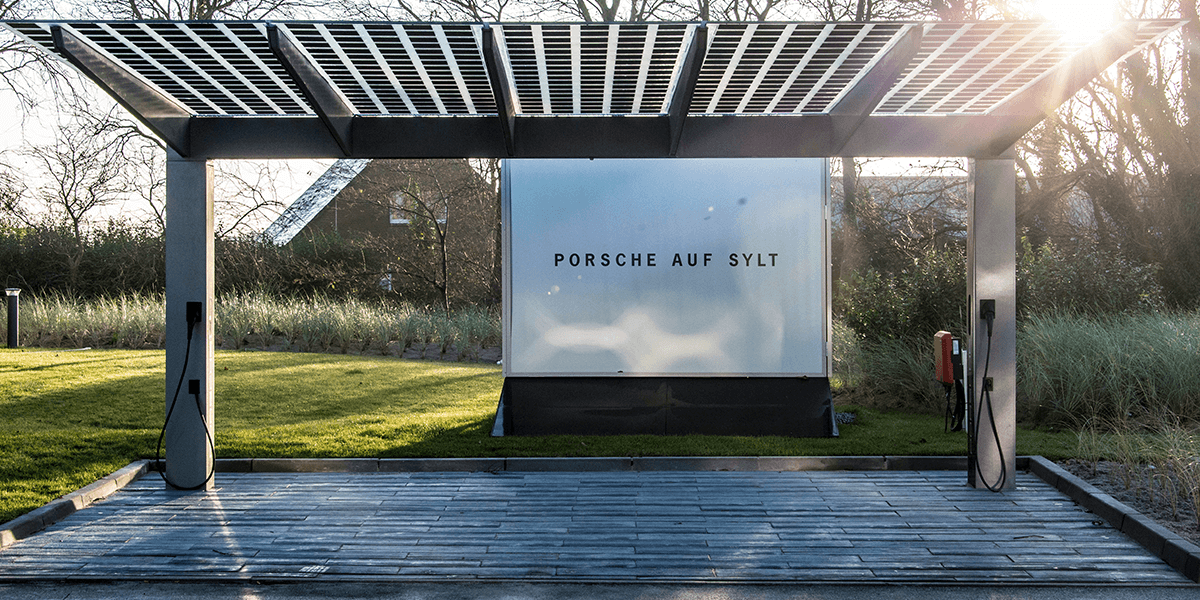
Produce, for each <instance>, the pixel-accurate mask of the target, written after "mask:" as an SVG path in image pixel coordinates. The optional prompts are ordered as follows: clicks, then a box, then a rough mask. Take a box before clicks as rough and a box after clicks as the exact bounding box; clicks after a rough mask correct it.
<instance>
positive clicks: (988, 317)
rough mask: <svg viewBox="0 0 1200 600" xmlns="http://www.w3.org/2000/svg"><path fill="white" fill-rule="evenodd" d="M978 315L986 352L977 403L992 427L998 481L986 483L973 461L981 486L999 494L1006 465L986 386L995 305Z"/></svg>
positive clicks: (974, 438)
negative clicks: (983, 327) (984, 327)
mask: <svg viewBox="0 0 1200 600" xmlns="http://www.w3.org/2000/svg"><path fill="white" fill-rule="evenodd" d="M993 302H994V301H993ZM979 313H980V314H979V316H980V317H982V318H983V320H985V321H987V352H986V353H985V354H984V359H983V379H982V381H983V382H984V383H983V385H982V386H981V387H982V388H983V389H981V390H980V392H979V402H980V404H982V405H983V406H984V407H986V408H987V415H988V423H989V424H990V425H991V426H992V437H993V438H994V439H995V440H996V453H997V454H998V455H999V458H1000V479H999V480H998V481H996V482H995V483H994V484H993V483H988V481H987V479H985V478H984V476H983V471H982V470H981V469H980V467H979V461H978V460H976V461H975V473H976V475H977V476H978V477H979V480H980V481H982V482H983V485H984V486H985V487H986V488H987V489H989V490H991V491H993V492H999V491H1001V490H1003V489H1004V482H1005V481H1006V480H1007V479H1008V464H1007V463H1006V462H1005V460H1004V450H1003V449H1002V448H1001V447H1000V430H998V429H997V428H996V417H995V414H994V413H993V411H992V390H991V389H989V388H988V385H987V379H988V366H989V365H990V364H991V362H992V323H993V322H994V321H995V320H996V309H995V305H994V304H993V305H992V306H991V310H983V309H981V310H980V311H979ZM976 413H978V411H976ZM974 416H975V423H974V425H975V426H973V427H971V450H972V451H974V450H975V449H976V448H978V447H979V446H978V441H979V427H978V423H979V414H976V415H974Z"/></svg>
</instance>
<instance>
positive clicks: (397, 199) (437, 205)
mask: <svg viewBox="0 0 1200 600" xmlns="http://www.w3.org/2000/svg"><path fill="white" fill-rule="evenodd" d="M428 195H429V196H430V197H429V198H425V197H422V198H421V201H420V202H417V201H416V200H415V199H414V198H413V197H412V196H411V195H409V194H407V193H405V192H397V193H396V195H395V196H394V197H393V198H392V206H391V210H390V211H389V217H388V221H389V222H391V224H392V225H408V224H409V223H410V222H411V221H412V218H413V217H414V216H423V215H428V214H429V213H430V212H431V211H432V212H436V213H437V215H438V216H437V222H438V223H441V224H443V225H445V224H446V221H447V220H448V218H449V207H447V205H446V203H445V202H443V201H442V200H441V198H438V197H436V196H434V195H433V194H428Z"/></svg>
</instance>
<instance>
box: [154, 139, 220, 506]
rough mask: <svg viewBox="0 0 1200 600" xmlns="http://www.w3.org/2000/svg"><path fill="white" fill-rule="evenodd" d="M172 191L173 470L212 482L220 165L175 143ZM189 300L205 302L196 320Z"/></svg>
mask: <svg viewBox="0 0 1200 600" xmlns="http://www.w3.org/2000/svg"><path fill="white" fill-rule="evenodd" d="M166 193H167V201H166V278H167V281H166V285H167V302H166V304H167V314H166V318H167V323H166V336H167V339H166V346H167V365H166V372H167V374H166V384H167V385H166V388H167V394H166V401H167V402H166V410H167V414H168V415H169V419H168V422H167V426H166V435H165V439H164V442H163V443H164V445H165V446H166V467H165V468H166V477H167V480H168V481H169V482H171V484H172V485H175V486H177V487H181V488H198V489H199V488H202V489H211V488H212V481H211V480H210V479H209V474H210V472H211V470H212V465H213V453H212V440H213V439H214V438H213V435H214V431H213V297H214V296H213V171H212V165H210V164H209V162H208V161H205V160H186V159H183V158H181V157H180V156H179V155H178V154H175V153H174V152H171V151H168V156H167V192H166ZM189 302H199V303H200V306H199V313H198V317H199V322H198V323H196V324H195V325H194V326H189V313H188V303H189ZM192 381H197V382H198V385H196V384H193V383H192ZM201 413H203V417H202V415H201Z"/></svg>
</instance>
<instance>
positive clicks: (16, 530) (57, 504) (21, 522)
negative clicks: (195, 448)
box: [0, 460, 151, 548]
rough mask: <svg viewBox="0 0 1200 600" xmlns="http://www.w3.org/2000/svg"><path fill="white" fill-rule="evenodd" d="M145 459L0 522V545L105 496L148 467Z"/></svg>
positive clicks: (144, 472) (31, 533)
mask: <svg viewBox="0 0 1200 600" xmlns="http://www.w3.org/2000/svg"><path fill="white" fill-rule="evenodd" d="M150 462H151V461H149V460H137V461H134V462H131V463H129V464H128V465H126V466H124V467H122V468H121V469H118V470H117V471H115V472H113V473H112V474H110V475H107V476H105V477H101V478H100V479H99V480H97V481H95V482H93V483H91V484H89V485H86V486H84V487H82V488H79V489H78V490H76V491H74V492H71V493H70V494H67V495H65V496H63V497H61V498H59V499H57V500H53V501H51V502H50V503H48V504H46V505H45V506H42V507H40V508H35V509H33V510H31V511H29V512H27V513H25V514H23V515H21V516H19V517H17V518H15V519H13V520H11V521H9V522H7V523H4V524H3V525H0V548H7V547H8V546H11V545H12V544H13V543H15V542H16V541H17V540H21V539H24V538H27V537H29V536H31V535H33V534H35V533H37V532H39V531H41V530H43V529H45V528H47V527H49V526H51V525H53V524H55V523H57V522H59V521H61V520H62V519H64V518H66V517H68V516H70V515H71V514H72V513H74V512H75V511H78V510H82V509H84V508H87V507H88V506H90V505H91V504H92V503H93V502H96V501H97V500H101V499H103V498H107V497H108V496H110V495H111V494H113V493H114V492H116V491H118V490H120V489H121V488H123V487H125V486H126V485H129V483H130V482H132V481H134V480H136V479H137V478H139V477H141V476H142V475H145V474H146V473H147V472H148V471H149V470H150Z"/></svg>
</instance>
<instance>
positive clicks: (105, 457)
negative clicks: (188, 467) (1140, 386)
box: [0, 350, 1076, 522]
mask: <svg viewBox="0 0 1200 600" xmlns="http://www.w3.org/2000/svg"><path fill="white" fill-rule="evenodd" d="M163 358H164V356H163V352H162V351H159V350H92V351H54V350H50V351H45V350H43V351H34V350H20V351H13V350H0V481H3V487H0V522H2V521H6V520H8V519H10V518H12V517H15V516H17V515H19V514H21V513H24V512H26V511H28V510H31V509H33V508H35V507H37V506H39V505H41V504H44V503H45V502H47V501H49V500H51V499H53V498H55V497H57V496H59V495H62V494H64V493H67V492H69V491H71V490H74V489H77V488H79V487H81V486H83V485H86V484H87V483H89V482H91V481H94V480H95V479H97V478H99V477H102V476H103V475H105V474H107V473H110V472H112V471H114V470H116V469H118V468H120V467H121V466H123V465H125V464H127V463H128V462H129V461H132V460H135V459H138V458H148V457H152V456H153V454H154V444H155V441H156V440H157V436H158V428H159V426H160V425H161V422H162V415H163V403H164V392H163V388H164V381H163ZM216 373H217V376H216V419H217V422H216V429H217V435H216V443H217V455H218V456H219V457H223V458H231V457H456V456H457V457H473V456H745V455H760V456H822V455H884V454H892V455H961V454H963V453H964V451H965V448H966V436H965V434H962V433H953V434H946V433H943V432H942V420H941V418H940V417H938V416H932V415H913V414H905V413H885V412H879V411H874V410H870V409H865V408H851V409H849V410H851V411H853V412H856V413H857V414H858V416H859V423H857V424H854V425H849V426H844V427H842V428H841V437H839V438H828V439H811V438H810V439H803V438H784V437H734V436H701V435H688V436H674V437H659V436H545V437H525V438H522V437H506V438H492V437H490V436H489V433H490V431H491V426H492V416H493V414H494V412H495V409H496V402H497V400H498V398H499V394H500V387H501V383H502V377H501V372H500V369H499V367H497V366H495V365H479V364H463V363H443V362H434V361H430V362H425V361H406V360H399V359H395V358H385V357H358V356H345V355H332V354H298V353H288V352H244V351H240V352H238V351H219V352H217V355H216ZM839 410H846V408H844V407H843V408H840V409H839ZM1018 440H1019V442H1018V448H1017V451H1018V453H1021V454H1042V455H1046V456H1050V457H1066V456H1070V455H1071V454H1072V452H1073V451H1074V447H1075V442H1076V437H1075V435H1074V434H1072V433H1049V432H1044V431H1028V430H1021V431H1020V432H1019V434H1018Z"/></svg>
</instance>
